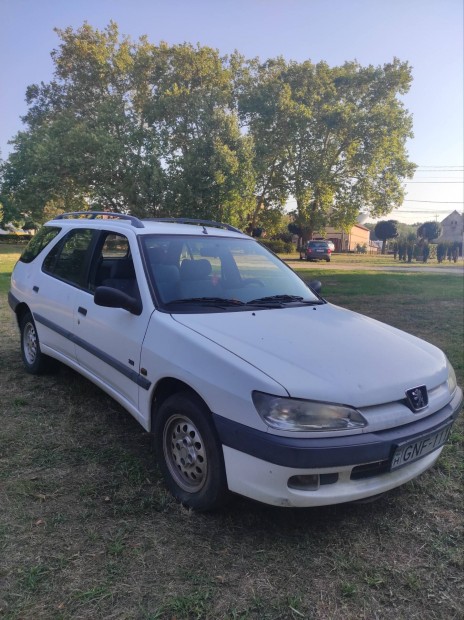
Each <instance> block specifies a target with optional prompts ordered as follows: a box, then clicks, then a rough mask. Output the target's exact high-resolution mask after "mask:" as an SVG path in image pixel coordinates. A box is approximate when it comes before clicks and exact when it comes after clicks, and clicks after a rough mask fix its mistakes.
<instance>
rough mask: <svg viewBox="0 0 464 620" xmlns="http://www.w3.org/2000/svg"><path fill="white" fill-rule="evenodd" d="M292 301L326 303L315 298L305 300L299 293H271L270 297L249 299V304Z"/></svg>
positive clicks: (278, 303) (274, 304) (310, 303)
mask: <svg viewBox="0 0 464 620" xmlns="http://www.w3.org/2000/svg"><path fill="white" fill-rule="evenodd" d="M292 302H300V303H303V304H305V305H310V306H315V305H319V304H322V303H324V302H322V301H319V300H315V301H309V300H305V299H304V297H300V296H299V295H271V296H269V297H258V298H257V299H252V300H251V301H248V302H247V304H250V305H256V306H258V305H261V304H263V305H272V306H279V305H282V304H288V303H292Z"/></svg>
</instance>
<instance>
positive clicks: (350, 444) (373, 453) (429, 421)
mask: <svg viewBox="0 0 464 620" xmlns="http://www.w3.org/2000/svg"><path fill="white" fill-rule="evenodd" d="M462 402H463V397H462V391H461V390H460V389H459V388H458V390H457V391H456V393H455V395H454V398H453V399H452V401H451V402H450V403H449V404H448V405H446V406H445V407H443V408H442V409H441V410H440V411H438V412H436V413H434V414H432V415H430V416H428V417H427V418H423V419H422V420H418V421H417V422H414V423H412V424H407V425H405V426H400V427H398V428H394V429H389V430H384V431H379V432H375V433H364V434H359V435H349V436H344V437H326V438H314V439H313V438H298V437H281V436H279V435H273V434H271V433H266V432H262V431H258V430H256V429H252V428H249V427H246V426H244V425H241V424H237V423H236V422H232V421H231V420H228V419H226V418H223V417H221V416H217V415H215V416H214V421H215V423H216V428H217V430H218V433H219V436H220V439H221V441H222V444H223V451H224V461H225V466H226V473H227V481H228V485H229V489H230V490H231V491H233V492H236V493H240V494H241V495H245V496H247V497H251V498H253V499H256V500H258V501H261V502H264V503H268V504H273V505H278V506H323V505H328V504H338V503H342V502H349V501H354V500H358V499H363V498H367V497H371V496H373V495H377V494H379V493H384V492H385V491H388V490H390V489H393V488H395V487H398V486H400V485H402V484H404V483H405V482H408V481H409V480H412V479H413V478H415V477H417V476H419V475H420V474H421V473H423V472H424V471H426V470H427V469H429V468H430V467H431V466H432V465H433V464H434V463H435V461H436V460H437V458H438V456H439V455H440V452H441V450H442V447H439V448H438V449H437V450H434V451H433V452H430V453H428V454H427V455H426V456H424V457H422V458H420V459H419V460H416V461H414V462H412V463H410V464H408V465H405V466H403V467H401V468H399V469H394V470H393V471H390V465H391V460H392V457H393V454H394V453H395V450H396V449H397V448H398V446H400V445H402V444H404V443H408V442H414V440H415V439H416V438H420V437H421V436H423V435H424V434H428V433H434V432H436V431H439V430H440V429H441V428H443V427H446V426H447V425H449V424H450V423H453V422H454V420H455V419H456V418H457V416H458V415H459V412H460V411H461V407H462ZM312 474H314V475H316V476H318V477H319V481H320V482H319V483H318V484H317V485H316V487H315V488H312V489H311V490H306V489H295V488H292V486H291V485H290V484H289V480H290V478H292V477H294V476H309V475H312Z"/></svg>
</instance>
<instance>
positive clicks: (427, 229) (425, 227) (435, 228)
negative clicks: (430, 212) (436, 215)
mask: <svg viewBox="0 0 464 620" xmlns="http://www.w3.org/2000/svg"><path fill="white" fill-rule="evenodd" d="M440 235H441V226H440V224H439V223H438V222H433V221H431V222H424V223H423V224H421V225H420V226H419V228H418V229H417V236H418V237H419V238H420V239H426V240H427V241H433V240H434V239H438V237H439V236H440Z"/></svg>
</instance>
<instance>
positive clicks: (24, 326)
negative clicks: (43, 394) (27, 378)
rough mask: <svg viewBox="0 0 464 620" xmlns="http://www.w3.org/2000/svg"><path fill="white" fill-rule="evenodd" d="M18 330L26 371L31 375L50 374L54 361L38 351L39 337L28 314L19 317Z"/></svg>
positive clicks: (30, 315)
mask: <svg viewBox="0 0 464 620" xmlns="http://www.w3.org/2000/svg"><path fill="white" fill-rule="evenodd" d="M19 330H20V332H21V357H22V359H23V364H24V367H25V369H26V371H27V372H28V373H30V374H31V375H41V374H44V373H47V372H50V371H51V370H52V368H53V362H54V360H52V359H51V358H50V357H48V355H44V354H43V353H42V351H41V350H40V342H39V336H38V334H37V329H36V326H35V323H34V319H33V318H32V314H31V313H30V312H26V313H25V314H24V315H23V316H22V317H21V320H20V322H19Z"/></svg>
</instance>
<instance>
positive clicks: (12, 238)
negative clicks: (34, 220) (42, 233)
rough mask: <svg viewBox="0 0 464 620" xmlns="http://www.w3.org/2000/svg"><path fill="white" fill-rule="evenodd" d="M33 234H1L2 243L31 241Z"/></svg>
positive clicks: (0, 241)
mask: <svg viewBox="0 0 464 620" xmlns="http://www.w3.org/2000/svg"><path fill="white" fill-rule="evenodd" d="M31 239H32V235H25V234H18V235H17V234H15V233H9V234H8V235H0V243H5V244H10V243H29V241H30V240H31Z"/></svg>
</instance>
